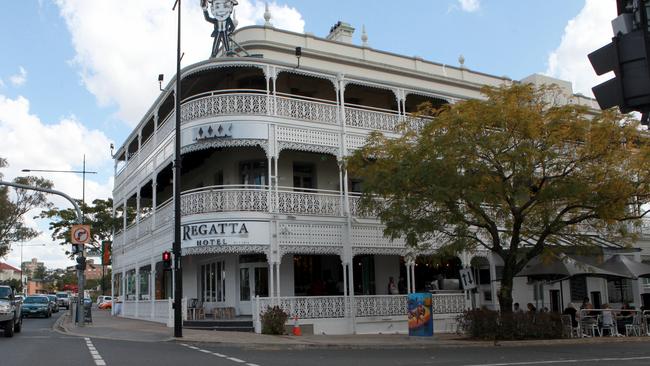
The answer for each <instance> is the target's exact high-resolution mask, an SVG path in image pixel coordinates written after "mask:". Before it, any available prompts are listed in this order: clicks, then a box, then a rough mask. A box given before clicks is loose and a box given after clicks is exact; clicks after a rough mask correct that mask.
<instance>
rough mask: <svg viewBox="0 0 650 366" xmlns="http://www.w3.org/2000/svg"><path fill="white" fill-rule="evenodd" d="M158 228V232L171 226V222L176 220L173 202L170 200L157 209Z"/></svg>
mask: <svg viewBox="0 0 650 366" xmlns="http://www.w3.org/2000/svg"><path fill="white" fill-rule="evenodd" d="M155 215H156V228H155V230H158V229H160V228H162V227H164V226H166V225H168V224H169V222H170V221H172V220H173V219H174V205H173V204H172V201H171V200H169V201H167V202H165V203H163V204H162V205H160V207H158V208H156V213H155Z"/></svg>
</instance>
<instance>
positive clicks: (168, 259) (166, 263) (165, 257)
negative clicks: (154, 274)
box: [162, 251, 172, 271]
mask: <svg viewBox="0 0 650 366" xmlns="http://www.w3.org/2000/svg"><path fill="white" fill-rule="evenodd" d="M162 262H163V269H164V270H166V271H168V270H171V269H172V253H170V252H168V251H164V252H163V253H162Z"/></svg>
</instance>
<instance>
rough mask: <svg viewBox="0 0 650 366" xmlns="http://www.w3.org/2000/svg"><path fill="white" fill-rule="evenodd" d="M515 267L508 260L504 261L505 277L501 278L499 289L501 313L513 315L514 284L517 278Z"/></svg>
mask: <svg viewBox="0 0 650 366" xmlns="http://www.w3.org/2000/svg"><path fill="white" fill-rule="evenodd" d="M512 267H513V266H512V265H509V263H508V260H505V261H504V267H503V275H502V277H501V288H500V289H499V295H498V297H499V308H500V309H501V313H502V314H505V313H512V282H513V279H514V277H515V273H514V272H513V268H512Z"/></svg>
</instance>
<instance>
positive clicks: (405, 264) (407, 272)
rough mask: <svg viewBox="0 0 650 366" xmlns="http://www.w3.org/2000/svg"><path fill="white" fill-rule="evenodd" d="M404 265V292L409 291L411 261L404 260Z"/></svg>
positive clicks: (408, 292)
mask: <svg viewBox="0 0 650 366" xmlns="http://www.w3.org/2000/svg"><path fill="white" fill-rule="evenodd" d="M404 267H406V293H407V294H410V293H411V263H410V262H409V261H408V260H406V261H405V262H404Z"/></svg>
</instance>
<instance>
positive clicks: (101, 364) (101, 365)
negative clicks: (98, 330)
mask: <svg viewBox="0 0 650 366" xmlns="http://www.w3.org/2000/svg"><path fill="white" fill-rule="evenodd" d="M84 339H85V340H86V347H88V352H90V356H91V357H92V358H93V361H95V365H97V366H106V361H104V359H103V358H102V356H100V354H99V352H97V348H95V345H94V344H93V342H92V341H91V340H90V338H84Z"/></svg>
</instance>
